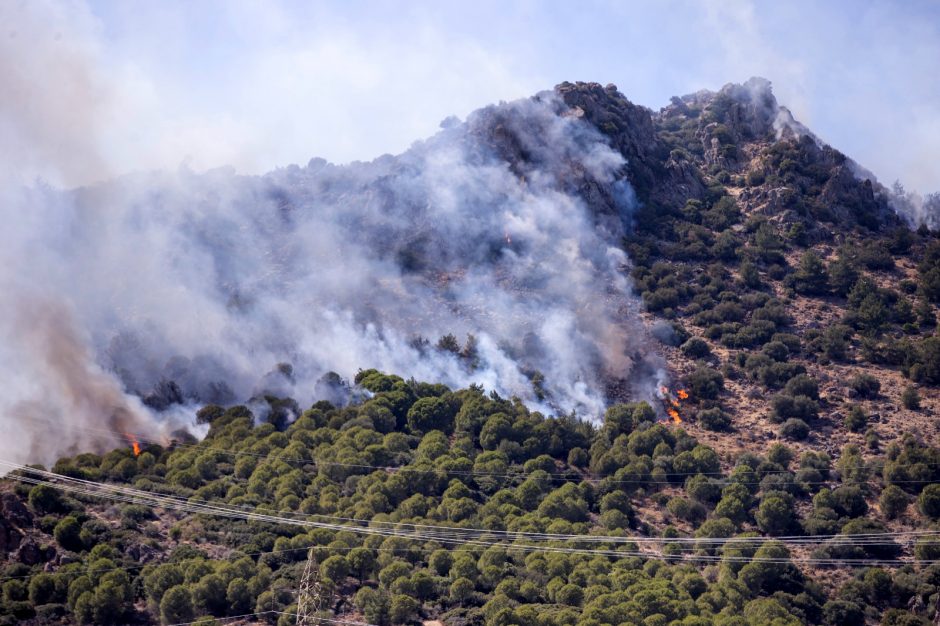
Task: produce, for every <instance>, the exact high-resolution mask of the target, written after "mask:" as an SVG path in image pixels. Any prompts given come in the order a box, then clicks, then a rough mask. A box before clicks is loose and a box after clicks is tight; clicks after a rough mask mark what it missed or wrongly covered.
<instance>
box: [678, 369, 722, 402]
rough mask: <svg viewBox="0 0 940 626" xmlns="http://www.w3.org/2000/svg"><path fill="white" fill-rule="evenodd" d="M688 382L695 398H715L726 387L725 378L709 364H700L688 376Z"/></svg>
mask: <svg viewBox="0 0 940 626" xmlns="http://www.w3.org/2000/svg"><path fill="white" fill-rule="evenodd" d="M686 383H687V385H688V388H689V392H690V393H691V394H692V397H693V398H696V399H699V400H714V399H716V398H717V397H718V394H720V393H721V391H722V389H724V383H725V380H724V377H723V376H722V375H721V372H719V371H718V370H716V369H713V368H711V367H708V366H707V365H699V366H698V367H697V368H695V371H694V372H692V373H691V374H689V376H688V378H686Z"/></svg>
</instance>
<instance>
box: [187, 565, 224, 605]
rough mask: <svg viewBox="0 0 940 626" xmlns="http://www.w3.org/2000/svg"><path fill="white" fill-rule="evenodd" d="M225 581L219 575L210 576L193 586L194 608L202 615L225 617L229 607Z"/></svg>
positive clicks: (204, 577)
mask: <svg viewBox="0 0 940 626" xmlns="http://www.w3.org/2000/svg"><path fill="white" fill-rule="evenodd" d="M226 591H227V590H226V585H225V581H224V580H222V577H221V576H219V575H218V574H208V575H206V576H203V577H202V579H201V580H200V581H199V582H198V583H196V585H195V586H193V590H192V596H193V607H194V608H195V609H196V611H198V612H200V613H209V614H211V615H224V614H225V609H226V606H227V599H226Z"/></svg>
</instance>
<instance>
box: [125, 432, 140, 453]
mask: <svg viewBox="0 0 940 626" xmlns="http://www.w3.org/2000/svg"><path fill="white" fill-rule="evenodd" d="M124 437H126V438H127V441H128V442H130V444H131V447H132V448H133V449H134V456H140V443H139V442H138V441H137V438H136V437H135V436H134V435H131V434H130V433H124Z"/></svg>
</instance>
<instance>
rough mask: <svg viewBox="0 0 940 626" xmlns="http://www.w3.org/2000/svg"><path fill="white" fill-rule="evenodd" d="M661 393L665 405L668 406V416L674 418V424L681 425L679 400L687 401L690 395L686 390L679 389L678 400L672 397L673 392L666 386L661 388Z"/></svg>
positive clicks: (677, 392)
mask: <svg viewBox="0 0 940 626" xmlns="http://www.w3.org/2000/svg"><path fill="white" fill-rule="evenodd" d="M659 392H660V393H661V394H662V396H663V404H664V405H666V414H667V415H669V417H671V418H672V421H673V423H675V424H681V423H682V417H680V416H679V408H680V403H679V399H682V400H687V399H688V397H689V393H688V392H687V391H686V390H685V389H679V390H678V391H676V396H678V398H676V397H674V396H673V395H672V392H670V391H669V387H666V386H665V385H663V386H661V387H660V388H659Z"/></svg>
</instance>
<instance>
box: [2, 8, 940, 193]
mask: <svg viewBox="0 0 940 626" xmlns="http://www.w3.org/2000/svg"><path fill="white" fill-rule="evenodd" d="M0 25H2V26H0V84H2V85H4V88H3V91H6V93H3V91H0V94H2V95H0V143H2V145H4V146H5V150H8V151H9V152H8V154H7V156H8V157H9V156H11V154H13V153H15V154H16V155H17V158H16V159H13V160H12V162H13V163H12V164H10V163H9V162H8V163H7V165H6V166H5V168H6V169H7V170H10V169H11V168H13V169H15V172H13V173H15V174H16V175H17V177H19V178H32V177H35V176H37V175H39V176H42V177H44V178H47V179H49V180H53V181H55V182H61V183H64V184H72V183H77V182H85V181H87V180H90V179H94V178H100V177H105V176H110V175H114V174H119V173H124V172H128V171H132V170H137V169H148V168H155V167H161V168H176V167H179V166H180V165H181V164H184V163H185V164H186V165H187V166H189V167H191V168H192V169H195V170H202V169H205V168H209V167H216V166H221V165H225V164H232V165H234V166H235V167H236V168H237V169H238V170H239V171H242V172H261V171H265V170H268V169H272V168H274V167H277V166H281V165H286V164H289V163H301V164H302V163H306V162H307V161H308V160H309V159H310V158H311V157H314V156H322V157H325V158H327V159H330V160H333V161H339V162H343V161H349V160H355V159H370V158H372V157H374V156H377V155H379V154H381V153H384V152H398V151H401V150H402V149H404V148H406V147H407V146H408V145H409V144H410V143H411V142H412V141H414V140H415V139H418V138H421V137H424V136H427V135H429V134H431V133H433V132H434V131H435V129H436V128H437V126H438V124H439V122H440V121H441V120H442V119H443V118H445V117H447V116H448V115H452V114H455V115H458V116H464V115H466V114H467V113H468V112H470V111H471V110H473V109H475V108H477V107H480V106H482V105H485V104H487V103H489V102H494V101H498V100H508V99H513V98H518V97H521V96H525V95H529V94H531V93H533V92H535V91H538V90H540V89H545V88H550V87H552V86H553V85H555V84H556V83H558V82H560V81H562V80H593V81H598V82H601V83H608V82H613V83H615V84H617V85H618V86H619V87H620V89H621V91H622V92H623V93H625V94H626V95H627V97H629V98H630V99H631V100H633V101H634V102H637V103H640V104H643V105H646V106H649V107H652V108H654V109H655V108H659V107H660V106H662V105H664V104H665V103H666V102H667V101H668V99H669V97H670V96H671V95H676V94H684V93H689V92H692V91H696V90H698V89H701V88H710V89H717V88H719V87H721V85H723V84H724V83H727V82H732V81H733V82H741V81H744V80H746V79H747V78H748V77H750V76H752V75H760V76H764V77H766V78H768V79H770V80H771V81H772V82H773V84H774V88H775V92H776V94H777V97H778V100H780V102H781V103H783V104H785V105H787V106H789V107H790V108H791V109H792V110H793V112H794V114H795V115H796V117H797V118H798V119H800V120H801V121H802V122H804V123H806V124H807V125H808V126H809V127H810V128H812V129H813V130H814V131H815V132H816V133H817V134H818V135H820V136H821V137H822V138H823V139H825V140H826V141H828V142H830V143H832V144H833V145H834V146H836V147H837V148H839V149H841V150H842V151H844V152H845V153H847V154H848V155H849V156H851V157H853V158H855V159H856V160H858V161H859V162H860V163H862V164H863V165H865V166H867V167H869V168H870V169H872V170H873V171H874V172H875V173H876V174H877V175H878V176H879V178H880V179H881V180H882V181H883V182H888V183H890V182H891V181H893V180H895V179H901V180H902V182H904V183H905V184H906V185H907V186H908V187H910V188H916V189H919V190H921V191H933V190H940V159H938V158H936V157H937V156H938V155H940V80H938V79H937V71H938V68H940V3H938V2H915V1H906V2H897V3H895V4H892V3H888V2H856V1H845V2H769V1H768V2H760V1H740V2H733V1H730V0H721V1H718V0H715V1H713V2H691V1H688V2H686V1H660V2H652V1H650V2H613V1H608V2H605V1H585V0H582V1H581V2H571V1H570V0H567V1H564V2H548V1H543V2H535V1H529V2H527V1H522V2H507V1H505V0H503V1H499V2H489V1H487V0H474V1H472V2H463V3H456V2H455V3H448V2H441V1H438V2H356V1H349V0H343V1H336V2H317V3H312V2H288V1H281V2H272V1H270V0H268V1H265V2H248V1H226V2H208V1H200V2H172V1H167V0H163V1H160V2H105V1H91V2H84V1H74V2H61V3H46V2H43V1H39V0H37V1H30V2H16V1H15V0H0ZM7 161H10V159H7ZM3 173H6V174H10V173H11V172H10V171H7V172H2V171H0V174H3Z"/></svg>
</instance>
